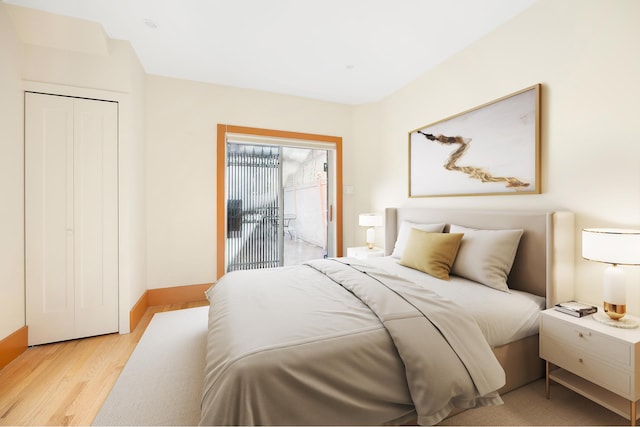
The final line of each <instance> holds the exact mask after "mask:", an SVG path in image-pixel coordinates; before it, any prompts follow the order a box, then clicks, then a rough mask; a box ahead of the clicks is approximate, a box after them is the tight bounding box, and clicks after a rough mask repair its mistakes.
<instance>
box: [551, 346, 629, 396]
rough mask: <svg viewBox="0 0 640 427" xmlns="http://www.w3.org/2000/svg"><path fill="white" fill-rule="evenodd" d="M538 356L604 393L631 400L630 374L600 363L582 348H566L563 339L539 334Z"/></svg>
mask: <svg viewBox="0 0 640 427" xmlns="http://www.w3.org/2000/svg"><path fill="white" fill-rule="evenodd" d="M540 356H541V357H542V358H543V359H546V360H548V361H549V362H551V363H553V364H554V365H557V366H559V367H561V368H564V369H566V370H567V371H569V372H572V373H574V374H576V375H578V376H580V377H582V378H585V379H587V380H589V381H591V382H594V383H596V384H599V385H600V386H602V387H604V388H606V389H607V390H610V391H612V392H614V393H616V394H619V395H620V396H624V397H625V398H631V394H632V393H631V392H632V385H633V378H632V377H633V375H632V373H631V371H630V370H625V369H622V368H619V367H616V366H613V365H610V364H607V363H604V361H603V359H601V358H600V357H599V356H594V354H593V353H591V352H590V351H587V350H585V349H584V348H581V347H578V346H575V345H568V344H567V342H566V341H564V340H563V339H557V338H555V337H552V336H549V335H546V334H543V335H541V339H540Z"/></svg>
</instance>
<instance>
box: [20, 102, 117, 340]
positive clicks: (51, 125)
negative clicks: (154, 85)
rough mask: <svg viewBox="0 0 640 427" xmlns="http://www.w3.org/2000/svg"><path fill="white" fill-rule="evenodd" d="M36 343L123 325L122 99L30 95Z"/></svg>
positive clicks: (30, 305)
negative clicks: (120, 300)
mask: <svg viewBox="0 0 640 427" xmlns="http://www.w3.org/2000/svg"><path fill="white" fill-rule="evenodd" d="M25 263H26V271H25V280H26V323H27V326H28V327H29V345H37V344H42V343H48V342H55V341H63V340H68V339H73V338H82V337H87V336H93V335H101V334H105V333H111V332H117V331H118V104H117V103H115V102H109V101H98V100H90V99H82V98H72V97H66V96H57V95H48V94H39V93H30V92H27V93H26V94H25Z"/></svg>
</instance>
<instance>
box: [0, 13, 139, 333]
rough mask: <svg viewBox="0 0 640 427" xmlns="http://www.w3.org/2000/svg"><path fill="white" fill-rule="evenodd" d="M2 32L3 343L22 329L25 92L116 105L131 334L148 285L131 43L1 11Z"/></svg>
mask: <svg viewBox="0 0 640 427" xmlns="http://www.w3.org/2000/svg"><path fill="white" fill-rule="evenodd" d="M0 24H1V25H0V43H1V46H0V47H2V49H1V50H0V55H2V61H1V64H2V65H0V70H1V71H0V73H2V74H0V85H2V86H3V88H2V94H3V96H2V97H0V109H1V111H2V112H3V115H2V120H3V125H2V126H1V129H0V133H6V137H5V136H3V137H2V141H1V142H0V144H2V155H1V156H0V159H1V160H0V161H1V162H2V163H3V165H2V166H3V167H2V171H3V174H4V173H6V174H10V175H13V176H11V177H10V176H7V177H6V179H3V180H2V182H3V184H0V185H3V186H4V185H6V186H7V190H6V192H5V191H4V190H3V198H5V200H7V202H6V203H4V206H3V208H2V209H3V211H2V217H1V219H2V222H1V225H0V226H1V227H5V226H6V227H7V233H6V234H5V233H4V231H3V234H2V236H3V238H2V240H1V241H0V242H1V243H0V247H2V253H3V254H4V252H5V250H6V253H7V256H4V257H3V262H5V261H6V262H8V263H10V264H8V267H7V268H4V266H3V268H2V271H1V272H0V274H1V275H5V274H6V275H7V277H4V276H3V277H1V278H0V290H2V293H1V295H0V296H1V297H0V309H1V310H0V339H2V338H3V337H5V336H7V335H8V334H10V333H12V332H14V331H15V330H17V329H19V328H20V327H22V326H23V325H24V324H25V313H24V269H25V263H24V255H23V254H24V243H23V233H24V227H23V217H24V211H23V194H24V183H23V173H24V172H23V144H24V143H23V135H22V123H23V121H24V117H23V97H22V93H23V90H35V91H41V92H46V93H55V94H62V95H69V96H79V97H87V98H96V99H106V100H113V101H118V103H119V104H118V109H119V148H118V150H119V154H118V155H119V206H118V208H119V212H120V215H119V245H120V246H119V286H120V296H119V299H120V301H119V305H120V331H121V332H128V330H129V310H130V308H131V307H132V306H133V305H134V304H135V302H136V301H137V300H138V298H139V297H140V296H141V295H142V294H143V293H144V291H145V290H146V285H147V280H146V277H145V274H146V267H145V266H146V254H145V250H146V236H145V231H146V229H145V210H144V206H145V195H144V193H145V181H144V177H145V172H144V164H145V152H144V124H143V120H144V112H143V109H144V105H143V102H144V71H143V69H142V67H141V65H140V63H139V61H138V58H137V56H136V55H135V53H134V52H133V49H132V48H131V46H130V45H129V44H128V43H126V42H122V41H115V40H109V39H108V38H106V37H105V35H104V32H103V31H102V28H101V27H100V26H99V25H97V24H95V23H88V22H85V21H80V20H77V19H73V18H67V17H61V16H57V15H52V14H48V13H44V12H38V11H34V10H30V9H25V8H20V7H16V6H9V5H5V4H3V3H0ZM16 26H17V27H16ZM59 34H67V35H68V36H69V37H66V38H65V37H57V36H56V35H59ZM79 40H81V41H82V42H79ZM27 42H28V43H27ZM65 43H68V45H67V46H66V48H65ZM5 93H7V94H8V95H9V96H7V97H5V96H4V94H5ZM5 120H6V121H7V124H6V126H5V124H4V121H5ZM4 162H6V163H7V165H6V167H4V166H5V165H4ZM5 193H6V196H5ZM5 210H6V213H5ZM5 235H6V236H9V238H7V239H5V238H4V236H5ZM5 247H6V249H5ZM9 266H10V267H9ZM4 286H7V287H8V288H9V289H7V291H6V292H5V290H4V288H3V287H4ZM4 304H7V307H8V308H7V309H6V310H5V309H4V307H3V306H2V305H4Z"/></svg>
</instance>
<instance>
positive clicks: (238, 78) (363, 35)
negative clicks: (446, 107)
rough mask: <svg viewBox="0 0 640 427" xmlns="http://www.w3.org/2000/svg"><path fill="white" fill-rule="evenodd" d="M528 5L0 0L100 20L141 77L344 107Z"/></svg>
mask: <svg viewBox="0 0 640 427" xmlns="http://www.w3.org/2000/svg"><path fill="white" fill-rule="evenodd" d="M534 1H535V0H4V2H5V3H10V4H14V5H18V6H25V7H30V8H35V9H40V10H43V11H47V12H53V13H57V14H61V15H68V16H73V17H76V18H82V19H86V20H90V21H96V22H100V23H101V24H102V25H103V27H104V29H105V32H106V33H107V35H108V36H109V37H111V38H113V39H121V40H128V41H130V42H131V45H132V46H133V48H134V49H135V51H136V53H137V55H138V57H139V58H140V61H141V63H142V65H143V67H144V69H145V71H146V72H147V73H150V74H156V75H161V76H168V77H176V78H181V79H188V80H196V81H202V82H209V83H215V84H220V85H226V86H235V87H242V88H250V89H258V90H265V91H269V92H276V93H284V94H289V95H296V96H302V97H307V98H314V99H320V100H326V101H333V102H339V103H345V104H362V103H367V102H372V101H377V100H379V99H382V98H384V97H385V96H387V95H389V94H391V93H393V92H394V91H396V90H398V89H399V88H401V87H403V86H404V85H406V84H407V83H409V82H411V81H412V80H414V79H416V78H417V77H419V76H420V75H422V74H424V73H425V72H426V71H428V70H429V69H431V68H433V67H435V66H436V65H438V64H439V63H441V62H443V61H444V60H446V59H447V58H449V57H450V56H452V55H454V54H455V53H456V52H458V51H460V50H462V49H463V48H465V47H466V46H468V45H470V44H471V43H473V42H474V41H476V40H478V39H479V38H481V37H482V36H484V35H485V34H487V33H489V32H490V31H492V30H493V29H495V28H496V27H498V26H499V25H501V24H503V23H504V22H506V21H508V20H509V19H511V18H512V17H514V16H516V15H517V14H519V13H520V12H522V11H523V10H524V9H526V8H527V7H529V6H530V5H531V4H533V3H534ZM152 27H155V28H152Z"/></svg>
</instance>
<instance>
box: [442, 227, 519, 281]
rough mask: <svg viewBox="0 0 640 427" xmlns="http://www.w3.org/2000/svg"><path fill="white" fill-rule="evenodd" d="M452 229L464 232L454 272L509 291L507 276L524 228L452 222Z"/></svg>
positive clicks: (453, 231)
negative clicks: (482, 227) (480, 227)
mask: <svg viewBox="0 0 640 427" xmlns="http://www.w3.org/2000/svg"><path fill="white" fill-rule="evenodd" d="M449 232H451V233H464V237H463V238H462V243H461V244H460V249H459V251H458V256H457V257H456V260H455V263H454V264H453V267H452V268H451V274H455V275H456V276H460V277H465V278H467V279H469V280H473V281H475V282H478V283H482V284H483V285H486V286H489V287H491V288H494V289H498V290H500V291H505V292H509V287H508V286H507V276H509V272H510V271H511V267H512V266H513V260H514V258H515V256H516V252H517V250H518V244H519V243H520V237H522V233H523V230H476V229H473V228H467V227H462V226H459V225H454V224H451V226H450V227H449Z"/></svg>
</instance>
